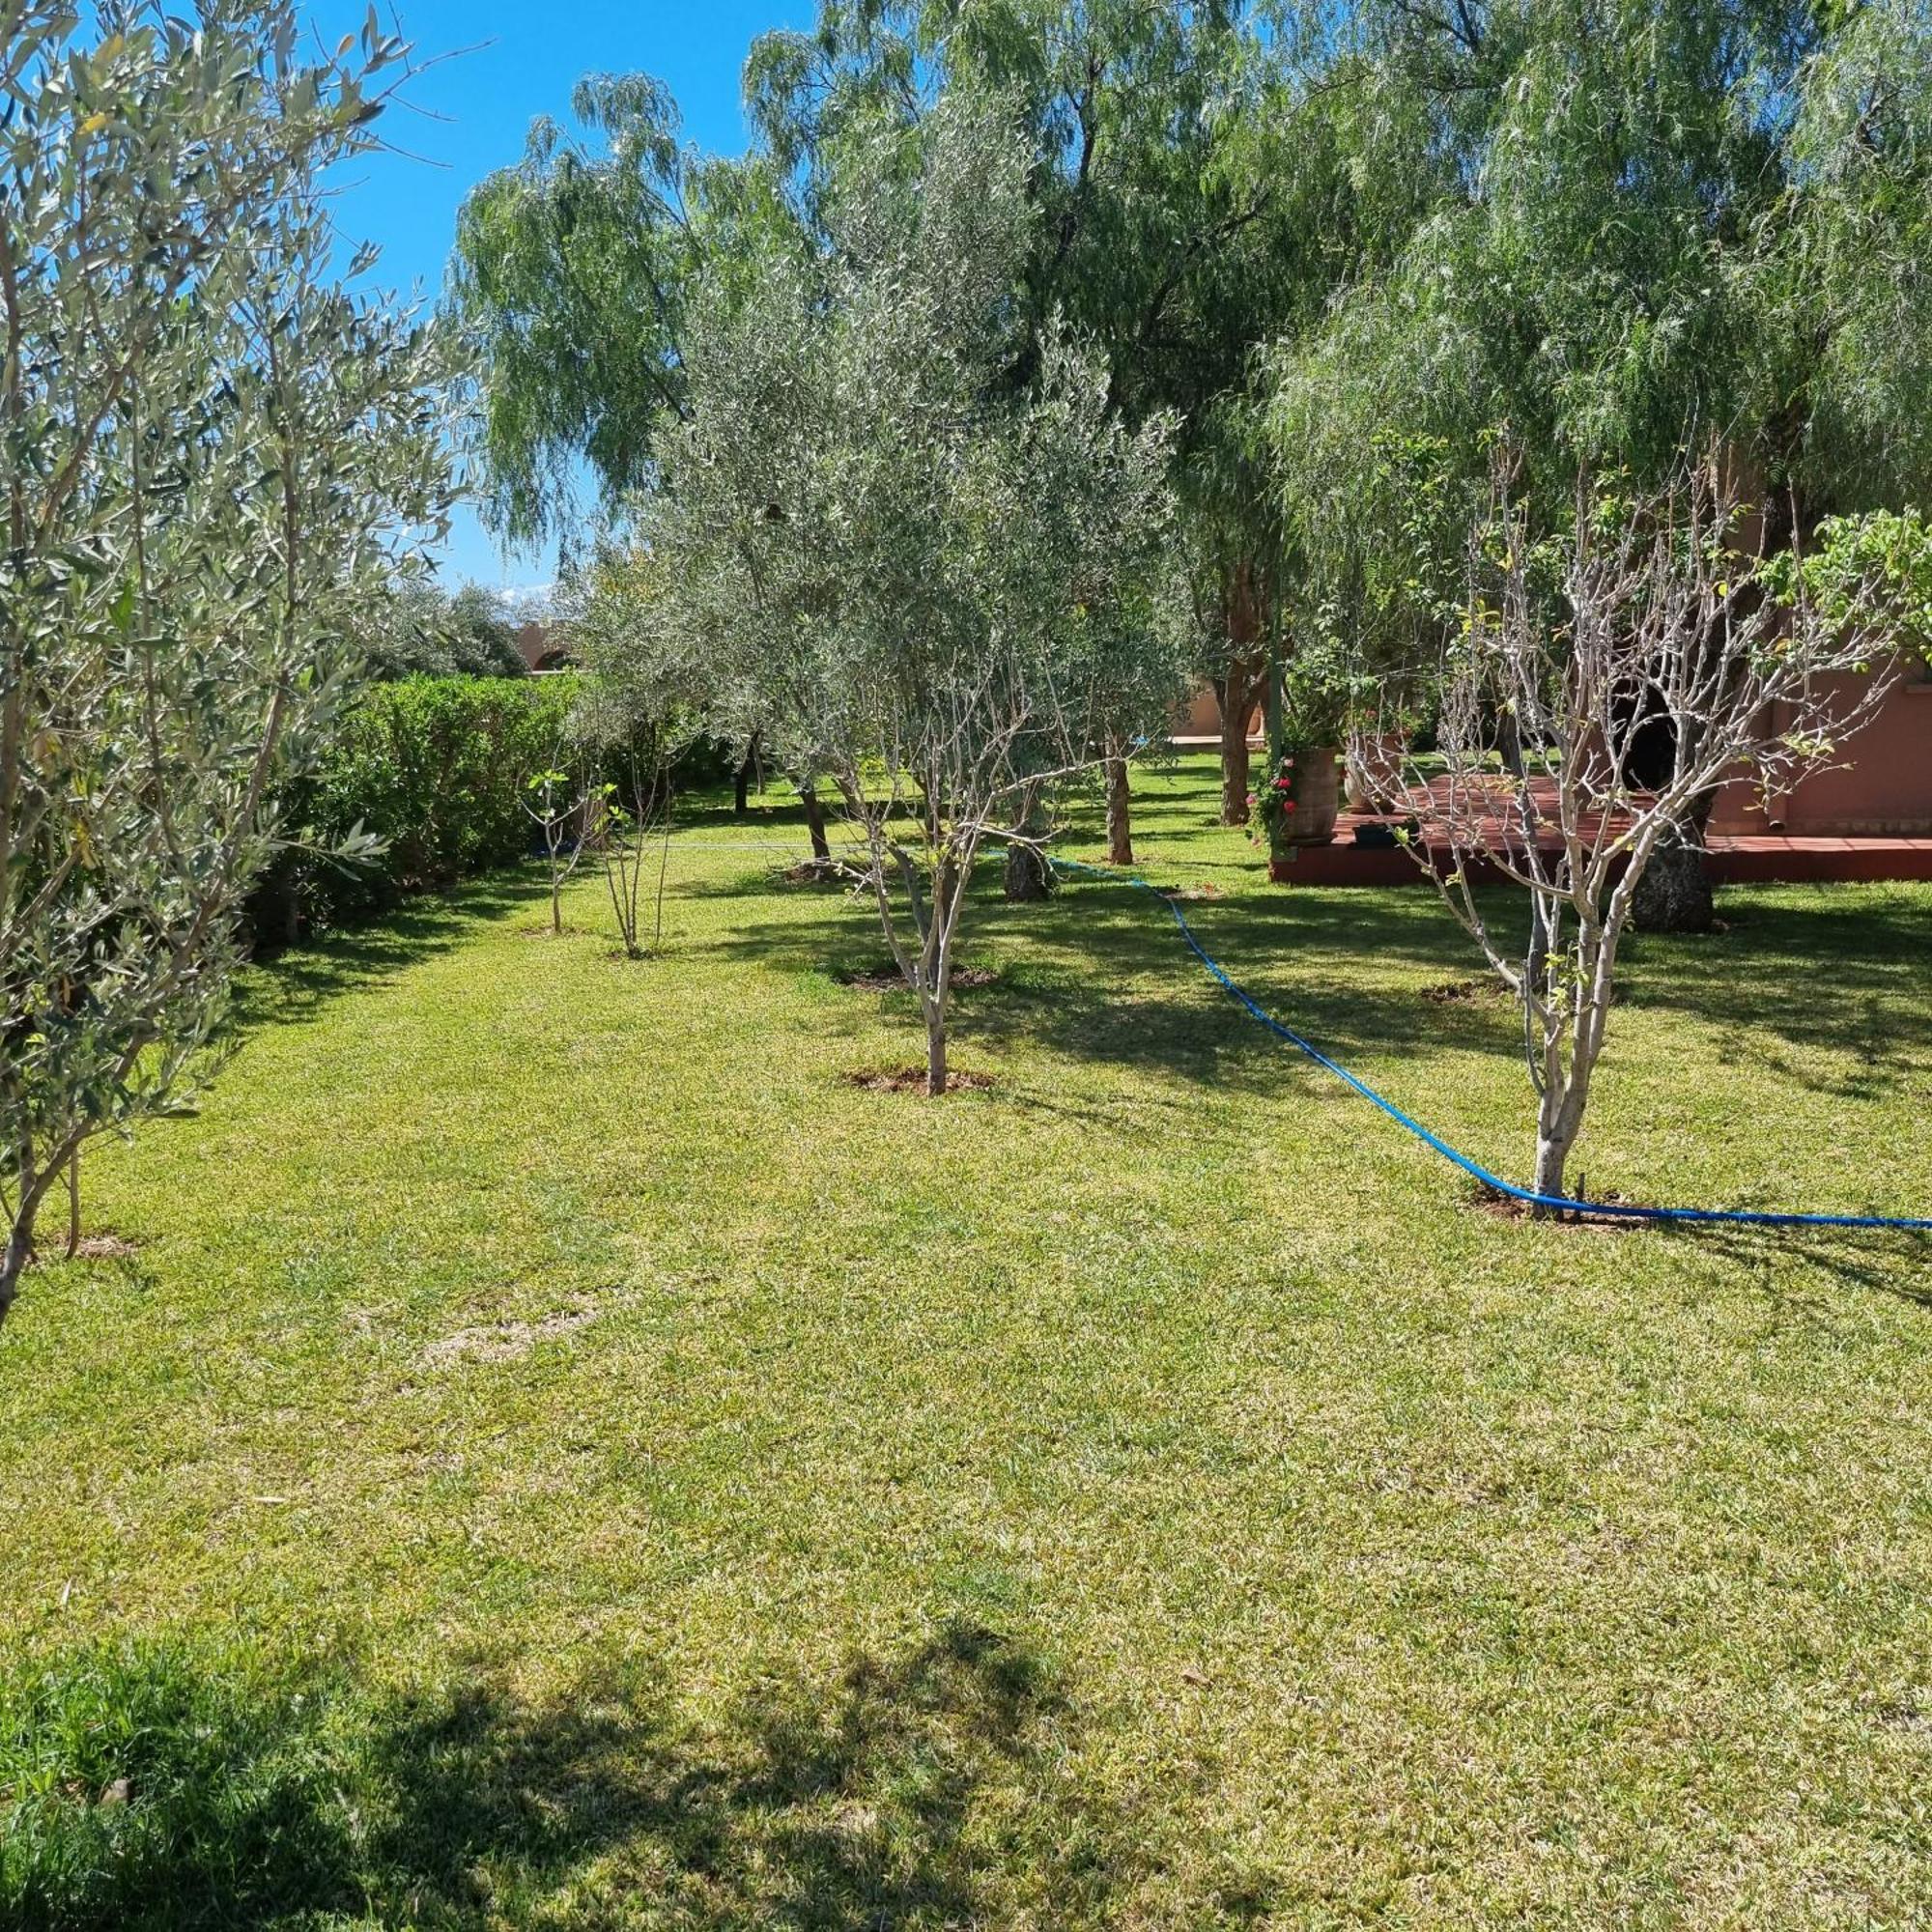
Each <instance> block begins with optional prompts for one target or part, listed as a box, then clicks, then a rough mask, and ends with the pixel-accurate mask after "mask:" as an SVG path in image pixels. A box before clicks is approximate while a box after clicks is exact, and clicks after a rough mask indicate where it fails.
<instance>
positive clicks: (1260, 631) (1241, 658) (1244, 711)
mask: <svg viewBox="0 0 1932 1932" xmlns="http://www.w3.org/2000/svg"><path fill="white" fill-rule="evenodd" d="M1223 595H1224V598H1225V600H1226V602H1225V615H1226V618H1227V625H1228V650H1229V658H1228V669H1227V674H1226V676H1224V677H1223V678H1221V679H1220V680H1219V682H1218V683H1217V684H1216V686H1215V693H1216V696H1218V697H1219V698H1220V700H1221V823H1222V824H1223V825H1245V824H1246V823H1247V822H1248V780H1249V772H1248V716H1249V714H1250V713H1251V712H1252V711H1253V710H1254V708H1255V704H1256V701H1257V699H1259V698H1260V696H1262V693H1263V691H1264V689H1265V685H1266V678H1267V659H1266V653H1265V650H1264V647H1263V642H1264V627H1263V623H1262V611H1261V607H1260V600H1259V598H1258V597H1257V595H1256V592H1255V567H1254V562H1253V559H1252V558H1249V557H1243V558H1241V560H1240V561H1239V562H1238V563H1237V564H1236V566H1235V569H1234V572H1233V574H1232V575H1231V576H1230V578H1229V580H1228V582H1227V585H1226V588H1225V590H1224V592H1223Z"/></svg>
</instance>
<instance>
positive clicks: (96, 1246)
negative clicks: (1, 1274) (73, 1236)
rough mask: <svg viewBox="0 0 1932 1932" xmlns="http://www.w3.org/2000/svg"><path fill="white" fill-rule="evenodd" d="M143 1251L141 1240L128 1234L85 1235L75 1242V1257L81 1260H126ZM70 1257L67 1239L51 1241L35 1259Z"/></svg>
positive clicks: (50, 1260) (53, 1259) (49, 1260)
mask: <svg viewBox="0 0 1932 1932" xmlns="http://www.w3.org/2000/svg"><path fill="white" fill-rule="evenodd" d="M140 1252H141V1244H140V1242H139V1241H130V1240H129V1239H128V1236H126V1235H83V1236H81V1237H80V1239H79V1240H78V1241H77V1242H76V1243H75V1244H74V1250H73V1259H74V1260H75V1261H81V1262H125V1261H129V1260H131V1259H132V1258H133V1257H134V1256H135V1255H137V1254H139V1253H140ZM67 1258H68V1253H67V1242H66V1241H65V1240H58V1241H49V1242H48V1243H47V1244H46V1245H45V1246H44V1247H43V1248H40V1249H38V1250H36V1252H35V1255H34V1259H35V1260H36V1261H42V1262H64V1261H66V1260H67Z"/></svg>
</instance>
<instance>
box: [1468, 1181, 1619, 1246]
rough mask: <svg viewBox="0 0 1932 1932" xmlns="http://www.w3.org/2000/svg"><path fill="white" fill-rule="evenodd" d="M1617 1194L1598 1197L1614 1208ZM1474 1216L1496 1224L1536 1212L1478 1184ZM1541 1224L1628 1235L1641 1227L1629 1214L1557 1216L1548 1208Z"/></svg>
mask: <svg viewBox="0 0 1932 1932" xmlns="http://www.w3.org/2000/svg"><path fill="white" fill-rule="evenodd" d="M1623 1198H1624V1197H1623V1196H1622V1195H1621V1194H1605V1195H1601V1196H1599V1199H1600V1200H1602V1201H1603V1202H1604V1203H1605V1206H1607V1207H1617V1206H1620V1205H1621V1204H1622V1202H1623ZM1474 1200H1475V1205H1476V1210H1477V1212H1478V1213H1482V1214H1489V1215H1492V1216H1493V1217H1494V1218H1495V1219H1496V1220H1498V1221H1530V1220H1534V1219H1535V1218H1536V1210H1535V1209H1534V1208H1531V1206H1530V1205H1529V1203H1528V1202H1527V1201H1519V1200H1518V1199H1517V1198H1516V1196H1515V1195H1514V1194H1503V1193H1500V1192H1498V1191H1497V1190H1496V1189H1495V1188H1493V1187H1488V1186H1484V1185H1482V1184H1480V1183H1479V1184H1478V1185H1477V1187H1476V1191H1475V1195H1474ZM1543 1218H1544V1221H1545V1223H1546V1224H1547V1225H1548V1226H1549V1227H1552V1228H1555V1227H1562V1228H1595V1229H1597V1230H1599V1231H1600V1232H1603V1233H1610V1232H1615V1233H1619V1234H1628V1233H1629V1232H1630V1231H1631V1230H1632V1229H1634V1228H1641V1227H1643V1226H1644V1225H1645V1223H1643V1222H1642V1221H1639V1220H1637V1219H1636V1218H1635V1216H1634V1215H1631V1214H1593V1213H1591V1212H1590V1211H1589V1210H1588V1209H1587V1208H1584V1209H1581V1210H1580V1211H1578V1212H1577V1213H1573V1214H1566V1213H1559V1212H1557V1211H1555V1210H1554V1209H1552V1210H1551V1211H1550V1212H1549V1213H1548V1214H1547V1215H1545V1216H1544V1217H1543Z"/></svg>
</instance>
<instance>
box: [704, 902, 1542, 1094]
mask: <svg viewBox="0 0 1932 1932" xmlns="http://www.w3.org/2000/svg"><path fill="white" fill-rule="evenodd" d="M710 890H711V891H712V892H713V893H714V894H715V895H718V896H729V897H734V898H740V899H745V900H755V899H758V898H762V897H765V896H767V895H769V894H770V893H771V892H772V891H773V890H774V888H773V887H772V885H771V884H770V882H769V881H768V880H765V879H762V878H754V879H745V878H740V879H737V880H734V881H731V882H730V883H728V884H725V883H723V882H720V883H719V884H718V885H716V886H715V887H712V888H711V889H710ZM798 890H799V891H801V892H803V891H804V890H805V889H798ZM813 890H814V891H816V892H818V893H819V895H820V896H819V897H818V899H817V902H816V903H810V904H804V905H794V906H792V907H790V908H788V910H787V915H786V917H784V918H783V919H781V920H771V921H759V920H756V919H755V918H753V919H748V920H747V921H746V922H745V923H742V924H740V925H737V926H736V927H735V929H732V930H728V931H725V932H722V933H719V934H717V935H715V936H713V937H711V938H710V939H708V940H707V941H705V942H702V943H699V944H696V945H694V946H692V947H690V948H688V949H687V950H688V951H689V952H692V953H693V954H694V955H704V954H710V955H712V956H714V957H718V958H723V959H727V960H731V961H734V962H740V963H751V964H757V965H764V966H769V967H772V968H775V969H778V970H781V971H790V972H800V971H817V972H821V973H823V974H824V975H825V976H826V977H827V978H828V979H830V980H846V979H849V978H850V977H851V976H852V975H853V974H855V973H861V972H867V971H871V970H875V969H876V967H877V965H878V962H879V958H880V955H881V953H882V951H883V943H882V939H881V935H880V932H879V926H878V921H877V918H876V916H875V914H874V913H873V912H872V910H871V908H870V905H869V903H868V902H865V901H860V900H856V899H853V898H851V897H850V896H849V895H840V894H838V893H837V892H833V891H829V890H826V889H822V888H821V889H813ZM1183 910H1184V912H1185V913H1186V915H1187V916H1188V918H1189V920H1190V923H1193V925H1194V926H1195V928H1196V930H1197V932H1198V933H1199V934H1200V936H1201V938H1202V941H1203V943H1204V944H1205V945H1207V946H1208V948H1209V950H1210V951H1211V952H1214V953H1215V954H1216V956H1217V957H1219V958H1220V959H1221V960H1222V961H1223V963H1224V964H1225V966H1226V967H1227V969H1228V970H1229V972H1230V973H1231V974H1232V975H1233V976H1234V977H1235V978H1236V980H1239V981H1240V982H1241V983H1242V984H1243V985H1244V986H1245V987H1246V988H1247V990H1248V991H1249V992H1251V993H1252V994H1253V995H1254V997H1255V998H1256V999H1257V1000H1258V1001H1260V1002H1261V1004H1262V1005H1263V1006H1264V1007H1267V1008H1269V1009H1271V1010H1274V1011H1276V1012H1278V1013H1279V1014H1280V1016H1281V1017H1282V1018H1283V1019H1284V1020H1285V1021H1287V1023H1288V1024H1290V1025H1292V1026H1293V1027H1295V1028H1296V1029H1297V1030H1298V1031H1301V1032H1303V1033H1304V1034H1306V1035H1307V1036H1308V1037H1310V1038H1312V1039H1313V1040H1314V1041H1315V1043H1316V1044H1317V1045H1320V1046H1321V1047H1322V1048H1324V1049H1325V1050H1332V1051H1334V1052H1335V1053H1336V1054H1337V1055H1338V1057H1339V1056H1357V1057H1359V1056H1362V1055H1380V1054H1387V1053H1401V1054H1403V1055H1405V1056H1406V1057H1411V1058H1413V1057H1417V1056H1422V1057H1428V1056H1432V1055H1435V1054H1437V1053H1440V1052H1443V1051H1445V1050H1453V1051H1458V1052H1464V1051H1480V1052H1494V1053H1498V1054H1513V1053H1514V1052H1515V1051H1516V1050H1517V1038H1518V1022H1517V1021H1516V1020H1515V1019H1514V1017H1513V1014H1512V1010H1511V1009H1510V1008H1509V1007H1508V1005H1507V1002H1498V1001H1491V1002H1485V1001H1474V1000H1472V1001H1466V1002H1460V1003H1452V1004H1444V1003H1442V1002H1439V1001H1435V1000H1432V999H1430V998H1429V997H1428V993H1427V985H1426V984H1418V985H1417V986H1416V987H1415V988H1414V989H1413V990H1407V989H1402V990H1395V989H1391V988H1389V987H1387V986H1386V985H1383V986H1372V985H1365V984H1364V983H1362V980H1361V979H1360V978H1359V976H1356V975H1353V974H1351V973H1350V970H1349V967H1350V960H1351V959H1352V958H1353V957H1355V956H1361V955H1369V956H1373V957H1374V958H1376V959H1377V960H1378V961H1389V960H1395V961H1398V962H1400V963H1402V964H1404V965H1409V966H1426V967H1427V968H1428V969H1429V974H1430V978H1431V980H1433V981H1448V980H1459V979H1462V980H1466V979H1468V978H1470V977H1472V976H1473V975H1474V972H1475V968H1476V966H1477V965H1479V964H1480V961H1479V960H1477V959H1476V958H1475V956H1474V954H1473V952H1472V951H1471V950H1470V949H1469V948H1468V946H1467V944H1466V942H1465V941H1463V937H1462V935H1461V934H1460V933H1458V932H1457V931H1456V930H1455V928H1454V927H1453V926H1451V925H1450V924H1449V923H1448V922H1447V921H1446V919H1444V918H1442V916H1441V915H1440V913H1439V911H1438V910H1437V909H1436V908H1435V907H1434V906H1433V905H1432V904H1423V905H1418V906H1415V907H1410V906H1408V905H1406V904H1405V903H1403V902H1402V901H1400V900H1393V901H1392V900H1391V898H1390V896H1389V895H1347V896H1346V897H1345V896H1344V895H1334V894H1324V895H1293V896H1291V895H1282V896H1281V897H1280V898H1275V897H1273V896H1271V895H1241V896H1233V897H1226V898H1219V897H1217V898H1210V899H1206V900H1198V901H1193V902H1189V903H1186V904H1184V905H1183ZM1432 913H1433V914H1435V917H1433V918H1431V917H1428V916H1426V915H1429V914H1432ZM960 946H961V956H962V957H963V958H965V959H966V960H968V961H970V962H973V963H977V964H997V965H998V967H999V969H1000V970H999V973H998V977H997V979H996V980H994V982H993V983H991V984H989V985H986V986H980V987H965V988H960V989H957V990H956V991H955V995H954V1000H953V1006H952V1016H953V1027H954V1030H955V1038H956V1040H957V1042H958V1043H959V1045H960V1047H961V1048H962V1049H966V1050H970V1048H971V1046H972V1045H973V1043H974V1042H975V1041H976V1040H981V1041H985V1042H987V1043H989V1044H994V1045H1004V1046H1012V1045H1018V1044H1022V1043H1029V1044H1035V1045H1039V1046H1042V1047H1045V1048H1047V1049H1048V1050H1050V1051H1052V1052H1054V1053H1057V1054H1060V1055H1063V1056H1065V1057H1066V1058H1068V1059H1072V1060H1076V1061H1085V1062H1088V1063H1090V1064H1097V1065H1114V1066H1121V1067H1128V1068H1134V1069H1139V1070H1142V1071H1147V1072H1160V1073H1164V1074H1167V1075H1169V1076H1172V1077H1174V1078H1178V1079H1179V1080H1182V1081H1186V1082H1193V1083H1199V1084H1204V1085H1211V1086H1214V1087H1218V1088H1227V1087H1236V1088H1238V1089H1242V1090H1244V1091H1255V1092H1260V1091H1263V1090H1264V1089H1267V1088H1270V1087H1276V1086H1279V1084H1280V1083H1281V1081H1282V1078H1283V1065H1284V1055H1286V1056H1287V1062H1288V1064H1289V1065H1294V1066H1297V1067H1302V1066H1305V1063H1302V1062H1300V1061H1299V1060H1298V1059H1297V1058H1296V1057H1295V1056H1294V1055H1293V1052H1292V1049H1289V1048H1287V1047H1285V1046H1283V1045H1282V1044H1280V1043H1279V1042H1276V1041H1273V1040H1271V1039H1270V1038H1269V1037H1268V1036H1267V1035H1265V1034H1264V1033H1263V1032H1261V1031H1260V1029H1258V1028H1257V1026H1256V1024H1255V1022H1254V1020H1253V1019H1252V1017H1251V1016H1250V1015H1248V1014H1247V1013H1245V1012H1244V1011H1243V1010H1242V1009H1240V1007H1238V1006H1237V1005H1236V1003H1235V1002H1234V1001H1233V1000H1232V999H1231V998H1230V996H1229V995H1228V993H1227V992H1226V990H1225V989H1224V988H1222V987H1220V986H1219V985H1217V984H1216V983H1215V981H1214V980H1211V979H1210V978H1209V977H1208V975H1207V973H1206V972H1205V971H1204V970H1203V968H1202V965H1201V962H1200V961H1199V960H1198V959H1197V958H1196V957H1195V955H1194V953H1193V952H1191V951H1190V950H1189V949H1188V946H1187V944H1186V942H1185V940H1184V939H1183V938H1182V936H1181V935H1180V933H1179V930H1178V929H1177V928H1176V925H1175V923H1174V921H1173V918H1172V917H1171V915H1170V913H1169V911H1168V909H1167V907H1166V905H1165V904H1164V903H1163V902H1162V901H1161V900H1160V899H1159V898H1157V897H1156V896H1154V895H1152V894H1150V893H1147V892H1142V891H1139V890H1137V889H1135V888H1133V887H1131V886H1129V885H1127V884H1126V883H1125V882H1124V881H1122V882H1118V883H1112V882H1108V881H1105V880H1093V879H1080V880H1077V881H1074V882H1071V883H1069V884H1068V885H1067V886H1065V888H1064V889H1063V891H1062V892H1061V893H1060V894H1059V895H1056V897H1055V898H1054V899H1052V900H1050V901H1048V902H1046V903H1045V904H1031V905H1013V904H1009V903H1008V902H1007V901H1006V900H1005V899H1004V898H1003V897H1002V896H1001V894H1000V889H999V882H998V875H997V868H994V867H988V868H986V874H985V876H984V877H982V878H980V879H979V880H977V881H976V884H975V889H974V895H973V900H972V903H971V904H970V905H969V907H968V909H967V911H966V914H965V917H964V920H963V923H962V925H961V930H960ZM1312 960H1327V961H1332V962H1333V967H1334V970H1332V971H1329V972H1311V971H1310V962H1311V961H1312ZM854 997H855V998H860V997H869V998H871V999H873V1000H876V1001H878V1002H880V1003H881V1004H882V1005H883V1006H884V1007H885V1008H886V1009H887V1010H888V1011H895V1012H896V1011H903V1013H904V1015H905V1018H906V1023H907V1025H908V1028H910V1029H916V1026H917V1011H916V1009H915V1007H914V1006H913V1004H912V995H911V994H910V992H900V991H896V990H891V991H882V992H874V993H871V994H869V995H859V994H855V995H854ZM1306 1070H1307V1071H1308V1073H1309V1075H1310V1077H1311V1078H1312V1079H1314V1080H1316V1081H1318V1082H1320V1083H1321V1086H1322V1088H1323V1089H1325V1087H1326V1085H1327V1084H1328V1078H1329V1077H1328V1076H1327V1075H1325V1074H1321V1073H1319V1072H1317V1071H1316V1070H1315V1069H1312V1068H1308V1069H1306ZM1311 1091H1314V1090H1311ZM1336 1091H1337V1092H1338V1093H1340V1092H1341V1090H1340V1089H1337V1090H1336Z"/></svg>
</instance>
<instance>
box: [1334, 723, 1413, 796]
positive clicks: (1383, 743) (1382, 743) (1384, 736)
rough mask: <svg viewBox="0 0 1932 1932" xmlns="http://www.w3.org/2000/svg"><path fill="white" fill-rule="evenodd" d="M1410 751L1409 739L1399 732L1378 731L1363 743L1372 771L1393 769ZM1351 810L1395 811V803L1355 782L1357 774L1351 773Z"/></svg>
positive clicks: (1349, 785) (1349, 784)
mask: <svg viewBox="0 0 1932 1932" xmlns="http://www.w3.org/2000/svg"><path fill="white" fill-rule="evenodd" d="M1407 750H1408V739H1407V737H1406V735H1405V734H1404V733H1402V732H1399V731H1378V732H1377V733H1375V734H1374V735H1373V736H1371V737H1369V738H1366V739H1365V740H1364V741H1363V751H1364V752H1365V753H1366V754H1367V762H1368V765H1369V767H1370V769H1371V770H1372V771H1384V770H1387V769H1389V768H1390V767H1392V766H1393V765H1394V764H1395V762H1396V760H1397V759H1398V758H1399V757H1401V755H1402V754H1403V753H1405V752H1406V751H1407ZM1348 788H1349V810H1350V811H1393V810H1395V801H1394V800H1393V799H1388V798H1379V797H1378V796H1376V795H1375V794H1374V793H1372V792H1370V791H1369V790H1368V789H1367V788H1366V787H1364V786H1362V785H1360V784H1358V783H1357V782H1356V781H1355V774H1354V773H1353V772H1350V774H1349V779H1348Z"/></svg>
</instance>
